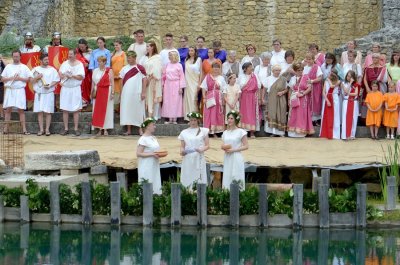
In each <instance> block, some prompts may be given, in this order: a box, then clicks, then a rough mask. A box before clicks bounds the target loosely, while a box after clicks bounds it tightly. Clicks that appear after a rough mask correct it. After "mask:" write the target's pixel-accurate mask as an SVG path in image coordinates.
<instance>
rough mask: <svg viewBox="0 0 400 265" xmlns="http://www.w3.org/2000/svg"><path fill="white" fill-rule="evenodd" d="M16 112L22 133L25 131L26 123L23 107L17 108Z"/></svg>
mask: <svg viewBox="0 0 400 265" xmlns="http://www.w3.org/2000/svg"><path fill="white" fill-rule="evenodd" d="M18 113H19V121H20V122H21V126H22V131H23V132H24V133H26V132H27V131H26V125H25V110H23V109H18Z"/></svg>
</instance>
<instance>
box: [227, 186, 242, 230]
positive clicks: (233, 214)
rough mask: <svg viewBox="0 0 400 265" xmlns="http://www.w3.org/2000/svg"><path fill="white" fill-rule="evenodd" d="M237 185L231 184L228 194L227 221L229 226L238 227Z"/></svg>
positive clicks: (238, 204)
mask: <svg viewBox="0 0 400 265" xmlns="http://www.w3.org/2000/svg"><path fill="white" fill-rule="evenodd" d="M239 191H240V190H239V185H238V184H236V183H232V184H231V185H230V194H229V221H230V224H231V226H239V207H240V202H239Z"/></svg>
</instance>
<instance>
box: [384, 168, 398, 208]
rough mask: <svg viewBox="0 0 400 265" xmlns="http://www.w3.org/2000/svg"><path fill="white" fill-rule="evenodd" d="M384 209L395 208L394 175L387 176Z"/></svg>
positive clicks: (395, 186) (395, 190)
mask: <svg viewBox="0 0 400 265" xmlns="http://www.w3.org/2000/svg"><path fill="white" fill-rule="evenodd" d="M386 183H387V201H386V210H395V209H396V201H397V193H398V192H397V183H396V177H395V176H387V182H386Z"/></svg>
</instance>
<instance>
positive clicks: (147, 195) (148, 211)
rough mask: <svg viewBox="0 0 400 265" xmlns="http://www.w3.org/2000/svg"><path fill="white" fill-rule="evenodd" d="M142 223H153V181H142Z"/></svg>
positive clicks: (147, 224)
mask: <svg viewBox="0 0 400 265" xmlns="http://www.w3.org/2000/svg"><path fill="white" fill-rule="evenodd" d="M143 225H145V226H151V225H153V183H143Z"/></svg>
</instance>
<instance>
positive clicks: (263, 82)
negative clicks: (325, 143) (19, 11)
mask: <svg viewBox="0 0 400 265" xmlns="http://www.w3.org/2000/svg"><path fill="white" fill-rule="evenodd" d="M134 36H135V42H134V43H133V44H132V45H130V47H129V48H128V50H127V51H126V52H125V51H123V50H122V42H121V41H120V40H115V42H114V51H112V52H111V51H110V50H108V49H107V47H106V45H105V44H106V43H105V39H104V38H103V37H99V38H98V39H97V45H98V48H97V49H94V50H91V49H90V48H89V47H88V43H87V41H86V40H85V39H80V40H79V41H78V45H77V47H76V49H72V50H70V52H71V57H74V59H70V57H68V62H67V64H66V65H64V64H65V62H64V63H63V66H64V68H63V69H62V71H61V67H60V69H57V71H58V74H57V75H55V74H54V71H51V70H47V71H48V72H50V71H51V72H53V74H52V75H51V76H50V75H49V74H48V76H47V74H46V76H45V75H43V74H42V73H41V70H43V69H45V68H46V69H47V68H48V69H52V68H51V66H49V65H47V66H46V63H45V62H42V61H41V65H40V66H39V68H35V69H32V71H30V74H28V73H27V72H28V71H27V69H26V68H24V69H23V70H22V68H23V67H22V66H21V63H18V60H17V59H16V60H14V62H13V64H10V65H9V66H6V67H5V69H4V71H3V73H2V76H3V80H2V81H3V82H4V83H5V84H6V85H5V87H6V88H7V87H8V88H11V90H10V89H9V91H8V92H7V89H6V92H5V98H4V106H3V108H4V109H5V110H6V111H5V117H6V120H7V119H8V118H9V114H10V111H11V108H12V107H16V108H17V109H19V112H20V117H21V122H23V121H24V113H23V111H24V109H25V108H26V105H25V103H24V102H23V101H24V97H23V92H24V90H23V89H22V87H23V86H24V85H25V84H26V82H32V83H33V84H34V86H35V106H34V111H35V112H38V113H39V116H41V117H42V118H39V120H40V121H41V120H43V113H44V114H45V115H44V116H46V121H50V119H51V118H50V116H49V114H50V113H52V110H53V109H54V106H53V105H52V104H54V103H52V102H50V98H51V97H52V94H51V93H52V92H53V88H54V86H55V85H56V86H61V87H62V89H61V92H60V109H61V110H62V111H64V114H65V115H64V117H65V119H66V120H68V113H69V112H73V113H77V112H78V111H80V110H81V109H82V108H83V107H85V106H86V105H90V104H92V105H93V110H92V111H93V122H92V126H93V128H97V129H98V134H104V135H107V134H108V132H107V130H108V129H112V128H113V127H114V115H115V113H119V115H120V124H121V125H123V126H126V131H125V133H124V134H126V135H129V134H132V126H135V127H138V128H139V133H142V128H141V127H140V125H141V124H142V122H143V121H144V120H145V118H146V117H154V118H155V119H156V120H159V119H160V118H162V119H163V120H164V122H165V123H166V124H170V123H172V124H175V123H177V122H178V120H179V119H186V120H188V118H187V117H186V116H185V115H184V114H185V113H190V112H199V113H201V114H202V116H203V119H202V123H203V126H204V127H205V128H207V129H208V130H209V132H208V133H209V135H210V136H213V137H217V134H219V133H222V132H223V131H224V129H225V127H226V124H227V122H228V119H227V118H226V114H227V113H229V112H230V111H231V110H235V111H238V112H240V113H241V122H240V124H238V126H239V127H241V128H242V129H244V130H245V131H247V132H248V133H249V136H250V137H251V138H253V137H255V132H257V131H260V130H264V131H265V132H266V133H268V134H270V135H271V136H285V135H287V136H289V137H305V136H307V135H312V134H314V133H315V130H314V126H321V130H320V136H321V137H324V138H329V139H332V138H333V139H354V138H355V135H356V128H357V124H358V123H360V122H361V123H365V125H367V126H370V128H371V137H372V138H374V139H375V138H377V129H378V128H379V127H380V125H381V123H382V122H383V124H384V125H385V126H386V127H387V128H388V130H387V135H388V138H394V136H395V135H396V131H397V129H398V124H399V123H398V109H397V106H398V104H399V103H398V101H397V95H398V93H399V92H400V84H399V83H398V80H399V78H400V63H399V58H400V52H398V51H394V52H393V53H392V54H391V57H390V61H389V62H386V55H385V54H382V53H381V52H380V46H379V44H377V43H374V44H373V45H372V50H371V52H370V53H368V55H367V56H366V57H365V58H363V56H362V54H361V52H360V51H357V50H356V42H355V41H349V42H348V43H347V50H346V51H344V52H343V53H342V55H341V58H340V62H337V60H336V57H335V55H334V54H332V53H330V52H327V53H326V54H324V53H323V52H321V51H320V50H319V47H318V45H316V44H310V45H309V47H308V51H307V52H306V55H305V57H304V59H303V60H297V62H296V61H295V54H294V52H293V51H291V50H287V51H285V50H284V49H283V48H282V43H281V41H279V40H277V39H276V40H273V42H272V47H273V48H272V50H271V51H267V52H262V53H261V54H258V53H257V51H256V46H255V45H254V44H248V45H246V46H245V52H246V54H247V55H246V56H244V57H243V58H242V59H241V60H238V59H237V58H236V54H237V53H236V51H235V50H229V51H226V50H224V49H222V45H221V42H220V41H213V42H212V47H210V48H207V47H205V38H204V37H202V36H199V37H198V38H197V39H196V44H195V45H193V46H190V45H189V39H188V37H187V36H181V37H180V38H179V43H180V47H179V48H175V47H174V39H173V35H172V34H170V33H168V34H166V35H165V36H164V46H165V47H164V49H162V50H161V51H159V47H157V45H156V43H155V42H153V41H148V42H147V43H146V42H145V41H144V40H145V34H144V31H143V30H137V31H135V32H134ZM54 46H55V47H57V46H62V42H61V34H60V33H57V32H56V33H54V34H53V39H52V42H51V43H50V45H48V46H46V47H45V48H44V49H43V52H42V56H43V54H46V51H47V50H49V47H54ZM38 50H39V51H40V48H39V47H37V45H35V44H34V40H33V35H32V34H31V33H27V34H26V35H25V43H24V45H23V46H22V47H21V49H20V52H34V51H38ZM14 54H15V53H13V55H14ZM43 59H45V57H44V58H43ZM77 65H79V66H77ZM67 66H68V67H67ZM72 66H76V69H77V70H76V71H77V73H78V72H79V73H78V74H71V73H70V72H72ZM7 68H8V69H7ZM20 68H21V70H20ZM78 68H79V70H78ZM82 68H83V73H82ZM24 73H25V74H24ZM23 76H25V77H23ZM71 76H75V77H77V78H75V77H71ZM78 76H79V77H78ZM42 81H43V82H42ZM44 84H46V85H48V86H44ZM70 86H71V87H75V88H76V87H78V86H80V101H81V103H80V104H78V103H77V102H78V101H79V99H78V91H77V89H76V91H75V90H74V91H75V92H72V89H69V90H67V89H66V88H67V87H70ZM376 86H377V91H374V88H375V87H376ZM18 89H19V90H18ZM17 91H18V93H19V94H18V95H17ZM67 91H68V92H67ZM66 98H68V100H67V99H66ZM72 98H73V100H72ZM39 99H40V100H41V101H43V102H39ZM67 101H68V102H67ZM56 104H57V102H56ZM61 105H62V106H61ZM66 105H68V106H66ZM74 115H75V114H74ZM77 117H78V116H77V115H75V116H74V119H77ZM40 121H39V122H40ZM23 128H24V125H23ZM75 131H76V132H77V133H76V134H79V129H78V128H75ZM24 132H26V130H25V128H24ZM26 133H28V132H26ZM43 133H46V134H48V133H49V131H48V127H46V128H44V127H40V131H39V134H43ZM67 133H68V128H67V127H66V128H65V131H64V132H63V134H67Z"/></svg>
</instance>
